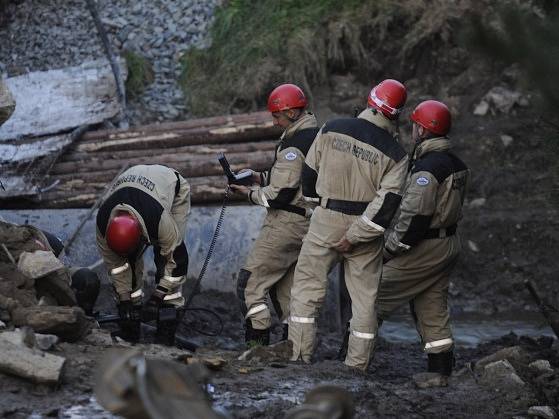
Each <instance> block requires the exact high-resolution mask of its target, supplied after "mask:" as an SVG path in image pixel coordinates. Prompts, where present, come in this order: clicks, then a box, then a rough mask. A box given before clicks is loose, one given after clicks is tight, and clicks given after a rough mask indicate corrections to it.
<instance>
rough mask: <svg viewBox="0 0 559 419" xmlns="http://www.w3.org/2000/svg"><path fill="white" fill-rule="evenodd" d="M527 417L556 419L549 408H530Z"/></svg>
mask: <svg viewBox="0 0 559 419" xmlns="http://www.w3.org/2000/svg"><path fill="white" fill-rule="evenodd" d="M528 415H530V416H536V417H538V418H545V419H557V413H556V412H555V410H554V409H553V408H552V407H551V406H532V407H530V408H529V409H528Z"/></svg>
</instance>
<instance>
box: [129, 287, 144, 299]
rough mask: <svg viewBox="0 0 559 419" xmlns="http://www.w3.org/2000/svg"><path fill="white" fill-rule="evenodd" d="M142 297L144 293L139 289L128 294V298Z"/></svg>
mask: <svg viewBox="0 0 559 419" xmlns="http://www.w3.org/2000/svg"><path fill="white" fill-rule="evenodd" d="M143 296H144V291H142V289H141V288H140V289H139V290H136V291H134V292H133V293H132V294H130V298H138V297H143Z"/></svg>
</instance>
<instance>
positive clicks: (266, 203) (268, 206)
mask: <svg viewBox="0 0 559 419" xmlns="http://www.w3.org/2000/svg"><path fill="white" fill-rule="evenodd" d="M260 198H261V199H262V202H263V203H264V206H265V207H266V208H270V204H268V199H267V198H266V195H264V192H262V193H261V194H260Z"/></svg>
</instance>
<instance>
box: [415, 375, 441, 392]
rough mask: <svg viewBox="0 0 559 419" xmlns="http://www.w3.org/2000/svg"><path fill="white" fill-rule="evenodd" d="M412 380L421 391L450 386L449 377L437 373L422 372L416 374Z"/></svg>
mask: <svg viewBox="0 0 559 419" xmlns="http://www.w3.org/2000/svg"><path fill="white" fill-rule="evenodd" d="M412 379H413V382H414V383H415V385H416V386H417V387H418V388H421V389H425V388H431V387H446V386H448V377H446V376H444V375H442V374H439V373H436V372H420V373H419V374H414V375H413V377H412Z"/></svg>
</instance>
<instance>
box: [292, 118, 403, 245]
mask: <svg viewBox="0 0 559 419" xmlns="http://www.w3.org/2000/svg"><path fill="white" fill-rule="evenodd" d="M395 137H396V127H395V125H394V123H393V122H392V121H391V120H389V119H387V118H386V117H384V115H382V114H381V113H379V112H376V111H375V110H373V109H366V110H364V111H363V112H361V114H360V115H359V116H358V117H357V118H344V119H335V120H332V121H329V122H327V123H326V124H325V125H324V126H323V127H322V128H321V129H320V131H319V133H318V135H317V137H316V139H315V141H314V143H313V145H312V146H311V148H310V150H309V153H308V154H307V158H306V160H305V167H304V178H303V195H304V196H305V197H306V198H307V199H309V200H315V201H318V202H320V205H321V206H322V207H325V208H329V203H328V201H329V200H337V201H348V202H350V203H356V204H357V205H359V204H360V205H361V206H362V207H363V211H362V212H361V211H360V212H359V215H360V216H359V217H357V218H355V220H354V221H353V222H352V224H351V225H350V227H349V229H348V230H347V233H346V239H347V240H349V241H350V242H351V243H354V244H355V243H359V242H367V241H371V240H373V239H375V238H377V237H379V236H382V235H383V233H384V231H385V229H386V228H387V227H388V226H389V224H390V221H391V219H392V217H393V216H394V214H395V212H396V210H397V208H398V205H399V204H400V199H401V196H400V189H401V187H402V184H403V182H404V180H405V176H406V169H407V165H408V157H407V155H406V152H405V151H404V149H403V148H402V147H401V146H400V144H399V143H398V142H397V140H396V138H395Z"/></svg>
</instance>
